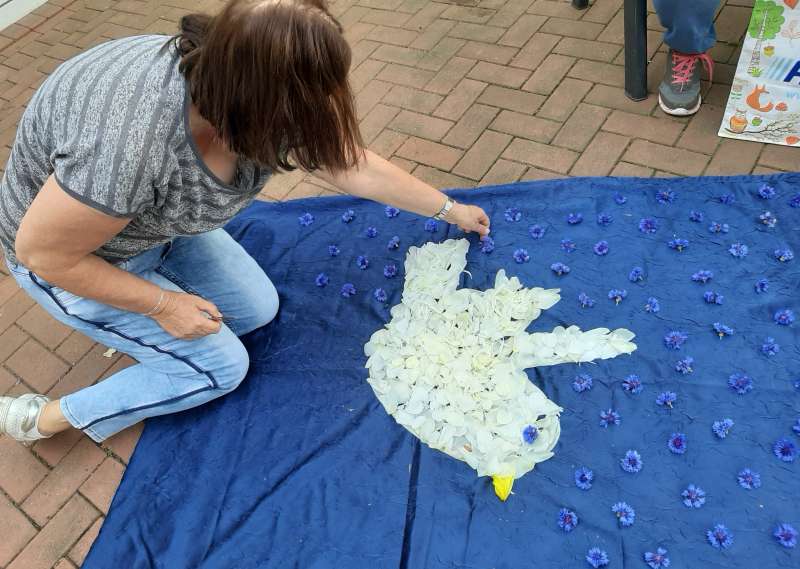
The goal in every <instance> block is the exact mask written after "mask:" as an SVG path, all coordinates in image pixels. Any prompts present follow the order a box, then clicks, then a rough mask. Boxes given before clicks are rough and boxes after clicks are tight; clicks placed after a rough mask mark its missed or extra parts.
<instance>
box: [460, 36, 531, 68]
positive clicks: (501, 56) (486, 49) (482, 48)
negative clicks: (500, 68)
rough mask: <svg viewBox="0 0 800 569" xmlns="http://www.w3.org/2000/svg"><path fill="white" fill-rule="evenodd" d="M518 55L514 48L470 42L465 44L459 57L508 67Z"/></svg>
mask: <svg viewBox="0 0 800 569" xmlns="http://www.w3.org/2000/svg"><path fill="white" fill-rule="evenodd" d="M516 54H517V49H516V48H513V47H503V46H500V45H494V44H490V43H481V42H477V41H468V42H466V43H465V44H464V46H463V47H462V48H461V50H460V51H459V52H458V55H459V56H461V57H466V58H468V59H479V60H481V61H489V62H491V63H497V64H499V65H506V64H508V62H509V61H511V59H512V58H513V57H514V56H515V55H516Z"/></svg>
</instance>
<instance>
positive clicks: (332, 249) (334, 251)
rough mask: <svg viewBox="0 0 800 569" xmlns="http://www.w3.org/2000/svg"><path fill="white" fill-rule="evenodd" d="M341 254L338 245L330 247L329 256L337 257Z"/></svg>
mask: <svg viewBox="0 0 800 569" xmlns="http://www.w3.org/2000/svg"><path fill="white" fill-rule="evenodd" d="M339 253H341V250H340V249H339V248H338V247H337V246H336V245H328V255H330V256H331V257H336V256H337V255H339Z"/></svg>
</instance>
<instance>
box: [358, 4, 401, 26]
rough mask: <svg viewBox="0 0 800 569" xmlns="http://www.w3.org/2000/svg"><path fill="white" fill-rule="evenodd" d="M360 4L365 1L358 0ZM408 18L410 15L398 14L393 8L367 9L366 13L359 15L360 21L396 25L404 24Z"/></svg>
mask: <svg viewBox="0 0 800 569" xmlns="http://www.w3.org/2000/svg"><path fill="white" fill-rule="evenodd" d="M360 4H365V3H364V2H360ZM398 4H399V2H398ZM410 18H411V16H409V15H408V14H398V13H397V12H395V11H394V10H368V11H367V13H366V14H364V15H363V16H362V17H361V21H362V22H367V23H370V24H380V25H383V26H394V27H397V26H402V25H403V24H405V23H406V22H407V21H408V20H409V19H410Z"/></svg>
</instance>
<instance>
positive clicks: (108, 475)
mask: <svg viewBox="0 0 800 569" xmlns="http://www.w3.org/2000/svg"><path fill="white" fill-rule="evenodd" d="M124 472H125V467H124V466H123V465H122V464H120V463H119V462H117V461H116V459H113V458H106V459H105V460H104V461H103V463H102V464H101V465H100V466H98V467H97V470H95V471H94V472H93V473H92V475H91V476H90V477H89V478H88V479H87V480H86V482H84V483H83V485H81V487H80V489H79V492H80V493H81V494H83V496H84V497H85V498H87V499H88V500H89V501H90V502H91V503H92V504H94V505H95V507H96V508H97V509H98V510H100V511H101V512H103V513H104V514H105V513H108V507H109V506H110V505H111V499H112V498H113V497H114V494H115V493H116V491H117V486H119V482H120V480H122V474H123V473H124Z"/></svg>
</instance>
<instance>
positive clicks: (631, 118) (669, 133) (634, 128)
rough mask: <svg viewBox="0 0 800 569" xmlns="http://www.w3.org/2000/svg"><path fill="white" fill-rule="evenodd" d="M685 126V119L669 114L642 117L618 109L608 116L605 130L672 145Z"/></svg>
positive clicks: (604, 126)
mask: <svg viewBox="0 0 800 569" xmlns="http://www.w3.org/2000/svg"><path fill="white" fill-rule="evenodd" d="M685 126H686V121H685V120H677V119H672V118H668V116H667V115H662V116H660V117H642V116H639V115H635V114H633V113H626V112H624V111H619V110H617V111H614V112H612V113H611V115H610V116H609V117H608V120H607V121H606V122H605V124H604V125H603V130H607V131H609V132H615V133H617V134H624V135H625V136H630V137H635V138H644V139H645V140H649V141H651V142H659V143H661V144H666V145H668V146H671V145H673V144H675V141H676V140H678V137H679V136H680V134H681V133H682V132H683V129H684V127H685Z"/></svg>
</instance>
